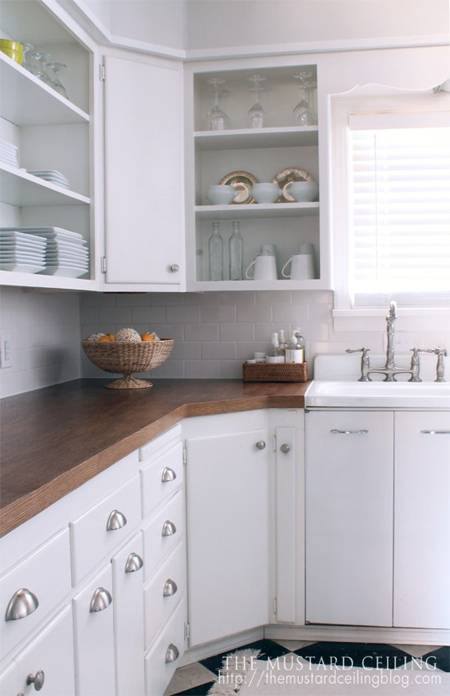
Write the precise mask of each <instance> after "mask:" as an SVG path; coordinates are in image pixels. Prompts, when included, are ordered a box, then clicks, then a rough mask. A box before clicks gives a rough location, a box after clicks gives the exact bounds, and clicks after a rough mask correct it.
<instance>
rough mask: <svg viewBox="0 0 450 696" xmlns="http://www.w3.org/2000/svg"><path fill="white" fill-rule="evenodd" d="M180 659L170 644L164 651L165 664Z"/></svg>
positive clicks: (178, 653)
mask: <svg viewBox="0 0 450 696" xmlns="http://www.w3.org/2000/svg"><path fill="white" fill-rule="evenodd" d="M179 657H180V652H179V650H178V648H177V646H176V645H174V644H173V643H170V645H169V647H168V648H167V650H166V657H165V660H164V661H165V663H166V665H168V664H169V663H170V662H175V660H178V658H179Z"/></svg>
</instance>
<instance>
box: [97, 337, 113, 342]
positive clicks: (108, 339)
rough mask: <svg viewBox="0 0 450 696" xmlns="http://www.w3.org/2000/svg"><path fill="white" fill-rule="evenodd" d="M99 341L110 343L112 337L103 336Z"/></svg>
mask: <svg viewBox="0 0 450 696" xmlns="http://www.w3.org/2000/svg"><path fill="white" fill-rule="evenodd" d="M98 340H99V343H110V341H111V339H110V338H109V337H108V336H101V337H100V338H99V339H98Z"/></svg>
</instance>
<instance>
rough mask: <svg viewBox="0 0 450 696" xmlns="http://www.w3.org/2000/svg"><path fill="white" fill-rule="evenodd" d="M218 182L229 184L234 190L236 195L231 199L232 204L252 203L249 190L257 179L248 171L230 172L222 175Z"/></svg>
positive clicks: (253, 200) (252, 199)
mask: <svg viewBox="0 0 450 696" xmlns="http://www.w3.org/2000/svg"><path fill="white" fill-rule="evenodd" d="M219 183H220V184H229V185H230V186H232V187H233V188H234V190H235V191H236V196H235V197H234V198H233V200H232V201H231V203H232V204H241V205H242V204H243V203H254V202H255V199H254V198H252V197H251V194H250V191H251V188H252V186H253V184H257V183H258V179H256V177H254V176H253V174H250V173H249V172H231V174H227V175H226V176H224V177H223V179H222V180H221V181H220V182H219Z"/></svg>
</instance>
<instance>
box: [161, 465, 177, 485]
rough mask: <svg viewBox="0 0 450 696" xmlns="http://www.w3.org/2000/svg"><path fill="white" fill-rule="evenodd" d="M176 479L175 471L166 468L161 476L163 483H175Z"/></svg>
mask: <svg viewBox="0 0 450 696" xmlns="http://www.w3.org/2000/svg"><path fill="white" fill-rule="evenodd" d="M176 477H177V475H176V473H175V472H174V470H173V469H171V468H170V467H168V466H166V468H165V469H163V472H162V475H161V483H170V481H175V479H176Z"/></svg>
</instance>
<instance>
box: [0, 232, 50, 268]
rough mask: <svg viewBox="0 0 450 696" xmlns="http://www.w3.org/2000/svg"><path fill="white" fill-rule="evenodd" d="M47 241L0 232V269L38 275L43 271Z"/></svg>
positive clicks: (20, 234) (30, 235) (19, 234)
mask: <svg viewBox="0 0 450 696" xmlns="http://www.w3.org/2000/svg"><path fill="white" fill-rule="evenodd" d="M46 246H47V241H46V240H45V239H43V238H42V237H35V236H34V235H32V234H26V233H24V232H19V231H18V230H0V269H1V270H2V271H18V272H20V273H39V272H40V271H43V270H44V269H45V249H46Z"/></svg>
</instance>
